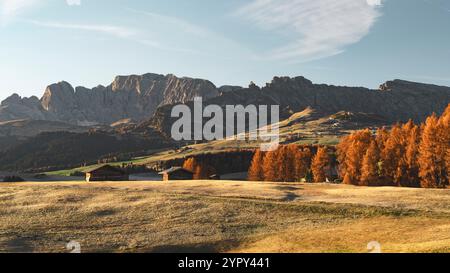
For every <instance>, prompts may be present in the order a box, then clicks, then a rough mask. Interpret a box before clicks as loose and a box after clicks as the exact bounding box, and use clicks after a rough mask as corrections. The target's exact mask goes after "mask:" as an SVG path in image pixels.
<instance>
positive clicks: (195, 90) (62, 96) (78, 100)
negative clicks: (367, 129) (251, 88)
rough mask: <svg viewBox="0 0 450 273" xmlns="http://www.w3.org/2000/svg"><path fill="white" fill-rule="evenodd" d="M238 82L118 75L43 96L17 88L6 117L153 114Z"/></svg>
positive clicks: (3, 111) (1, 117)
mask: <svg viewBox="0 0 450 273" xmlns="http://www.w3.org/2000/svg"><path fill="white" fill-rule="evenodd" d="M235 89H236V87H232V86H225V87H223V88H217V87H216V86H215V85H214V84H213V83H211V82H210V81H207V80H201V79H192V78H178V77H176V76H174V75H166V76H163V75H158V74H144V75H140V76H138V75H131V76H118V77H116V78H115V80H114V81H113V82H112V83H111V84H110V85H109V86H106V87H104V86H101V85H99V86H97V87H95V88H92V89H88V88H85V87H76V88H73V87H72V86H71V85H70V84H69V83H67V82H64V81H63V82H60V83H56V84H52V85H50V86H48V87H47V89H46V90H45V93H44V95H43V96H42V98H41V99H38V98H37V97H31V98H21V97H20V96H19V95H17V94H14V95H12V96H10V97H9V98H7V99H6V100H4V101H3V102H2V103H1V105H0V122H2V121H11V120H24V119H31V120H46V121H60V122H66V123H71V124H76V125H82V126H90V125H96V124H111V123H114V122H117V121H119V120H124V119H129V120H132V121H142V120H145V119H148V118H150V117H151V116H152V115H153V113H154V112H155V111H156V109H157V108H158V107H159V106H162V105H166V104H175V103H186V102H188V101H191V100H193V98H194V97H203V98H205V99H209V98H213V97H216V96H218V95H219V94H221V93H222V92H228V91H230V90H235Z"/></svg>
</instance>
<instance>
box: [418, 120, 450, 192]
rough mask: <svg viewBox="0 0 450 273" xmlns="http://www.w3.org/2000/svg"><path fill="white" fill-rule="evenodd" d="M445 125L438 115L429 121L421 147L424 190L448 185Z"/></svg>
mask: <svg viewBox="0 0 450 273" xmlns="http://www.w3.org/2000/svg"><path fill="white" fill-rule="evenodd" d="M444 128H445V125H444V124H443V123H441V122H440V120H439V119H438V118H437V116H436V115H433V116H431V117H429V118H428V119H427V121H426V122H425V126H424V128H423V133H422V141H421V143H420V146H419V176H420V178H421V185H422V187H424V188H442V187H445V186H447V185H448V176H447V170H446V165H448V163H446V152H447V150H448V146H449V145H450V144H449V143H448V142H447V143H445V134H446V133H445V132H443V130H444Z"/></svg>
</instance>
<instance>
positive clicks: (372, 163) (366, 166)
mask: <svg viewBox="0 0 450 273" xmlns="http://www.w3.org/2000/svg"><path fill="white" fill-rule="evenodd" d="M380 159H381V158H380V149H379V147H378V144H377V141H376V140H375V139H373V140H372V142H371V143H370V146H369V149H367V152H366V154H365V155H364V158H363V162H362V169H361V183H360V185H362V186H372V185H378V183H379V181H380V164H379V163H380Z"/></svg>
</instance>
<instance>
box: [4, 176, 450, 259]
mask: <svg viewBox="0 0 450 273" xmlns="http://www.w3.org/2000/svg"><path fill="white" fill-rule="evenodd" d="M69 241H76V242H79V243H80V245H81V251H82V252H295V253H297V252H359V253H364V252H368V250H367V244H368V243H369V242H371V241H377V242H379V243H380V244H381V250H382V251H383V252H450V192H449V191H448V190H431V189H406V188H390V187H386V188H365V187H352V186H346V185H327V184H294V183H251V182H231V181H188V182H117V183H113V182H107V183H85V182H60V183H3V184H0V252H68V250H67V249H66V244H67V243H68V242H69Z"/></svg>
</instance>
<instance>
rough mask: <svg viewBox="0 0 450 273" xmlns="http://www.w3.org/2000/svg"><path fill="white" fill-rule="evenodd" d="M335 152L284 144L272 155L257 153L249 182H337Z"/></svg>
mask: <svg viewBox="0 0 450 273" xmlns="http://www.w3.org/2000/svg"><path fill="white" fill-rule="evenodd" d="M333 154H334V152H333V149H332V148H330V147H319V146H309V145H303V146H299V145H296V144H289V145H280V146H279V147H278V149H276V150H274V151H269V152H263V151H261V150H257V151H256V152H255V155H254V157H253V160H252V163H251V166H250V169H249V172H248V180H250V181H273V182H300V181H306V182H313V181H314V182H325V181H326V180H327V179H328V180H332V179H333V176H334V175H333V169H334V167H335V165H336V164H335V159H334V156H333Z"/></svg>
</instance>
